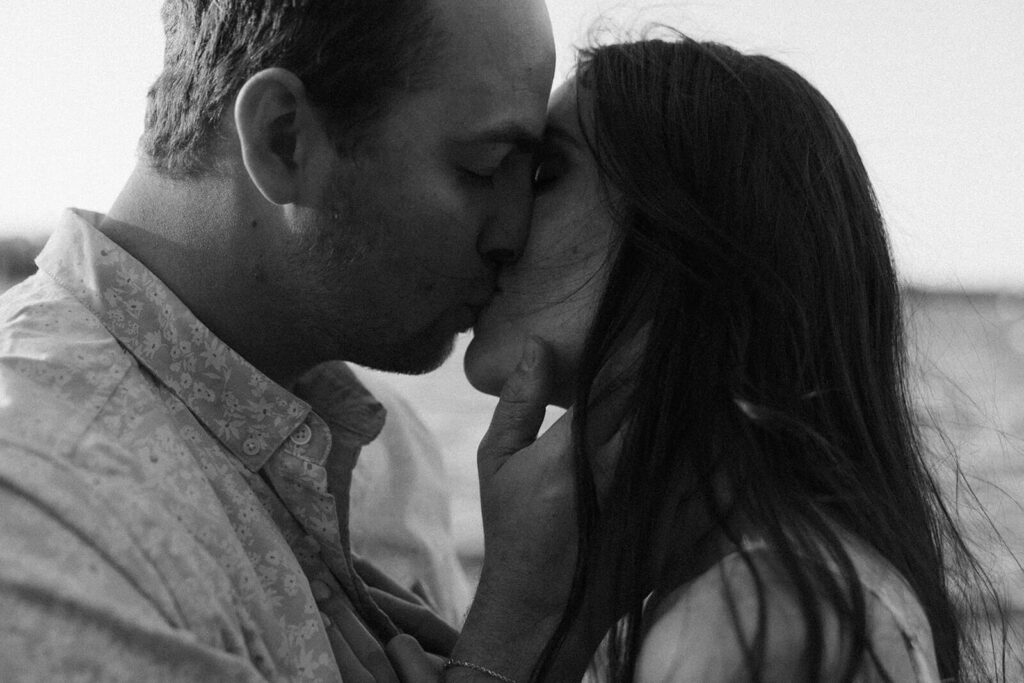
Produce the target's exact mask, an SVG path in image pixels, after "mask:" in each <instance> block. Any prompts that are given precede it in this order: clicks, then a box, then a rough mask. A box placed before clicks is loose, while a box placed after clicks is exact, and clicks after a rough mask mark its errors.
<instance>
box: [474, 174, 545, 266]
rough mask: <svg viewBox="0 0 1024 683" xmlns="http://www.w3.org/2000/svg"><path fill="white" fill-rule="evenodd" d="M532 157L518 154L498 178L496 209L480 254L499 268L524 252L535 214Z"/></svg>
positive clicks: (482, 242)
mask: <svg viewBox="0 0 1024 683" xmlns="http://www.w3.org/2000/svg"><path fill="white" fill-rule="evenodd" d="M532 166H533V163H532V158H531V156H530V155H529V154H521V155H516V158H515V159H513V160H510V162H509V167H508V168H507V169H506V170H505V172H504V173H499V174H498V175H497V176H496V177H495V187H494V206H493V209H492V212H491V216H490V220H489V221H488V224H487V225H486V226H485V228H484V230H483V231H482V233H481V235H480V242H479V245H478V248H479V251H480V254H481V255H482V256H483V257H484V259H486V260H487V261H488V262H490V263H492V264H494V265H495V266H505V265H508V264H510V263H514V262H515V261H517V260H518V259H519V257H520V256H521V255H522V253H523V248H524V247H525V246H526V238H527V236H528V235H529V231H530V217H531V215H532V213H533V185H532V182H531V181H532V178H531V173H530V172H531V170H532Z"/></svg>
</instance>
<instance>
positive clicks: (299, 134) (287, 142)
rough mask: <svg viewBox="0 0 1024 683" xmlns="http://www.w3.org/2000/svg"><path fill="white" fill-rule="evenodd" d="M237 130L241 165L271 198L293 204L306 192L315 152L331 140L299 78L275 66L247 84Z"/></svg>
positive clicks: (237, 102)
mask: <svg viewBox="0 0 1024 683" xmlns="http://www.w3.org/2000/svg"><path fill="white" fill-rule="evenodd" d="M235 128H236V130H237V132H238V141H239V145H240V147H241V152H242V162H243V163H244V164H245V168H246V170H247V171H248V173H249V177H250V178H251V179H252V182H253V184H254V185H256V187H257V189H259V191H260V192H261V193H262V194H263V196H264V197H266V198H267V200H269V201H271V202H273V203H274V204H279V205H283V204H292V203H296V202H297V201H298V200H299V199H300V198H301V197H303V196H304V195H306V194H307V193H306V189H307V188H306V185H307V179H309V178H310V172H311V171H313V170H314V168H313V166H315V160H316V156H317V155H316V152H317V151H318V149H320V147H321V146H322V145H326V144H328V140H327V136H326V132H325V130H324V128H323V124H322V123H321V120H320V117H319V116H317V114H316V111H315V109H314V108H313V106H312V104H311V103H310V102H309V100H308V99H307V98H306V88H305V86H304V85H303V84H302V81H301V80H299V78H298V76H296V75H295V74H293V73H292V72H291V71H288V70H286V69H280V68H272V69H264V70H263V71H260V72H259V73H257V74H256V75H254V76H252V77H251V78H250V79H249V80H247V81H246V82H245V84H244V85H243V86H242V88H241V90H240V91H239V92H238V96H237V97H236V98H235Z"/></svg>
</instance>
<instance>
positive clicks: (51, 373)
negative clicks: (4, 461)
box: [0, 274, 134, 452]
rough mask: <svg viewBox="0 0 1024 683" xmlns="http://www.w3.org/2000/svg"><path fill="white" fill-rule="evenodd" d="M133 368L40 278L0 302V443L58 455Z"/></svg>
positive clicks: (91, 321) (81, 310)
mask: <svg viewBox="0 0 1024 683" xmlns="http://www.w3.org/2000/svg"><path fill="white" fill-rule="evenodd" d="M133 363H134V361H133V359H132V358H131V356H130V355H129V354H128V353H127V352H126V351H125V350H124V348H123V347H122V346H121V345H120V344H119V343H118V342H117V340H116V339H115V338H114V337H113V336H112V335H111V334H110V333H109V332H108V331H107V330H106V329H105V328H104V327H103V325H102V324H101V323H100V322H99V321H98V320H97V319H96V317H95V316H94V315H93V314H92V313H91V312H90V311H89V310H88V309H86V308H85V307H84V306H82V305H81V304H80V303H79V302H78V301H77V300H76V299H75V298H74V297H72V296H70V295H69V294H67V293H66V292H64V291H63V290H62V289H61V288H60V287H59V286H58V285H56V284H55V283H53V282H52V280H50V279H49V278H48V277H46V276H45V275H43V274H37V275H35V276H32V277H31V278H29V279H28V280H26V281H25V282H23V283H21V284H19V285H16V286H15V287H14V288H12V289H11V290H9V291H7V292H5V293H4V294H3V295H2V296H0V395H3V396H4V399H5V400H4V401H3V402H0V441H7V442H10V443H15V444H18V445H20V446H23V447H26V448H29V449H31V450H40V449H44V450H46V451H50V452H53V451H58V450H63V449H65V448H67V447H68V446H69V445H70V444H71V443H73V442H74V441H75V440H76V439H77V437H78V435H79V434H80V433H81V431H82V430H83V429H84V428H85V427H86V426H87V425H88V424H89V423H90V422H91V420H92V419H93V418H94V417H95V415H96V414H97V412H98V411H99V410H100V408H102V406H103V404H104V403H105V402H106V400H107V399H108V397H109V396H110V394H111V392H112V391H113V390H114V388H115V387H116V386H117V385H118V383H119V382H120V381H121V380H122V378H123V377H124V374H125V372H126V371H127V370H128V369H129V368H130V367H131V366H132V365H133Z"/></svg>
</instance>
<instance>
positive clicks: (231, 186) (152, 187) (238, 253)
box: [99, 163, 305, 387]
mask: <svg viewBox="0 0 1024 683" xmlns="http://www.w3.org/2000/svg"><path fill="white" fill-rule="evenodd" d="M238 185H239V183H238V181H237V180H236V179H234V178H231V177H229V176H211V177H204V178H201V179H185V180H178V179H173V178H168V177H166V176H163V175H161V174H159V173H157V172H156V171H154V170H152V169H150V168H148V167H146V166H145V165H144V164H141V163H140V165H139V166H138V167H137V168H136V170H135V171H134V172H133V173H132V175H131V176H130V177H129V179H128V182H127V183H126V184H125V186H124V188H123V189H122V191H121V193H120V195H119V196H118V198H117V199H116V200H115V202H114V204H113V206H112V207H111V209H110V211H109V212H108V214H107V216H106V218H105V220H104V221H103V222H102V224H101V225H100V226H99V228H100V230H101V231H102V232H103V233H104V234H106V235H107V236H108V237H109V238H110V239H112V240H113V241H114V242H116V243H117V244H118V245H119V246H120V247H122V248H123V249H125V250H126V251H127V252H128V253H130V254H131V255H132V256H134V257H135V258H136V259H138V260H139V261H140V262H141V263H142V264H143V265H144V266H146V268H148V269H149V270H150V271H152V272H153V274H154V275H156V276H157V277H158V278H159V279H160V280H161V281H162V282H163V283H164V284H165V285H166V286H167V287H168V288H169V289H170V290H171V291H172V292H174V294H175V295H176V296H177V297H178V298H179V299H181V300H182V302H184V304H185V305H186V306H187V307H188V308H189V310H191V311H192V313H193V314H194V315H195V316H196V317H197V318H199V320H200V321H202V322H203V324H205V325H206V326H207V327H209V328H210V330H211V331H212V332H213V333H214V334H215V335H217V337H219V338H220V339H221V340H222V341H224V342H225V343H226V344H227V345H228V346H230V347H231V348H233V349H234V350H235V351H237V352H238V353H240V354H241V355H242V356H243V357H245V358H246V360H248V361H249V362H250V363H252V364H253V365H254V366H255V367H257V368H258V369H259V370H260V371H262V372H263V373H264V374H266V375H267V376H268V377H270V378H271V379H272V380H274V381H275V382H277V383H279V384H281V385H282V386H285V387H289V386H290V385H292V384H294V381H295V379H296V378H297V376H298V374H300V373H301V372H302V370H304V369H305V368H302V367H295V365H296V363H295V362H291V363H290V362H287V361H288V360H291V359H293V360H294V361H299V359H298V358H294V357H291V358H289V357H288V356H286V355H285V354H282V353H280V352H279V351H278V349H279V348H280V347H281V345H282V342H281V340H283V339H285V338H287V329H288V321H286V320H281V319H280V316H277V315H274V314H273V313H272V312H271V311H268V310H267V307H266V306H265V302H266V301H267V300H268V299H269V298H270V297H267V296H265V295H263V293H262V290H263V289H265V288H266V287H267V284H266V283H264V282H261V281H260V278H259V277H258V276H257V271H258V267H257V265H258V263H259V259H260V258H261V250H262V249H264V248H265V245H266V244H267V242H268V239H267V235H262V234H260V233H261V232H263V231H271V230H272V228H271V227H270V225H272V224H273V222H274V220H276V217H275V216H273V215H272V212H271V211H270V210H268V208H267V207H263V206H261V202H259V201H258V200H257V198H256V197H253V196H251V195H252V192H251V191H250V189H249V188H247V187H238ZM282 361H285V362H282Z"/></svg>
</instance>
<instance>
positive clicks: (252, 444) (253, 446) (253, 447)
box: [242, 439, 260, 455]
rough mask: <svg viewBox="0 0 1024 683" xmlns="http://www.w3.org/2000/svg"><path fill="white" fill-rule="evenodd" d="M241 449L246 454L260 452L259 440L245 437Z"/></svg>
mask: <svg viewBox="0 0 1024 683" xmlns="http://www.w3.org/2000/svg"><path fill="white" fill-rule="evenodd" d="M242 450H243V451H245V454H246V455H256V454H257V453H259V452H260V442H259V441H257V440H256V439H246V440H245V443H243V444H242Z"/></svg>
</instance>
